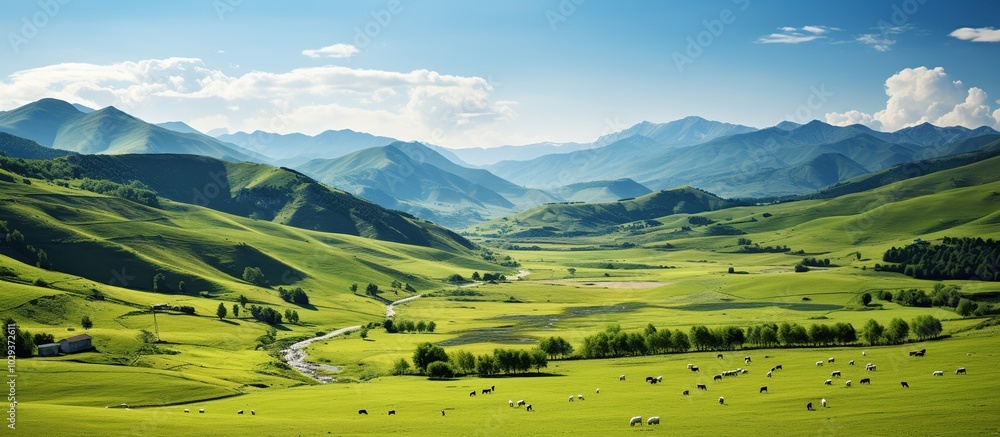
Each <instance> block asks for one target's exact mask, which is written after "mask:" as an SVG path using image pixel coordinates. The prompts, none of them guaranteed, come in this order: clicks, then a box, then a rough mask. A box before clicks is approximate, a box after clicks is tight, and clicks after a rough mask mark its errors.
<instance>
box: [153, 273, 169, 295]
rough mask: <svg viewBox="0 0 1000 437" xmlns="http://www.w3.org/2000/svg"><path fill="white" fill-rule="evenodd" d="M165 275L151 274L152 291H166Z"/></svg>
mask: <svg viewBox="0 0 1000 437" xmlns="http://www.w3.org/2000/svg"><path fill="white" fill-rule="evenodd" d="M166 285H167V275H164V274H163V273H157V274H155V275H153V291H167V290H166Z"/></svg>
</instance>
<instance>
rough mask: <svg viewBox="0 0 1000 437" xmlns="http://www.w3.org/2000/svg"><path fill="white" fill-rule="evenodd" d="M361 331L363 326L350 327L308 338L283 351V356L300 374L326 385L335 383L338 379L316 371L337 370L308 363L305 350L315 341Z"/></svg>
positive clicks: (323, 365)
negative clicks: (318, 373)
mask: <svg viewBox="0 0 1000 437" xmlns="http://www.w3.org/2000/svg"><path fill="white" fill-rule="evenodd" d="M359 329H361V326H348V327H346V328H340V329H338V330H336V331H332V332H329V333H327V334H324V335H321V336H319V337H313V338H308V339H305V340H302V341H300V342H298V343H295V344H293V345H291V347H289V348H288V349H283V350H282V351H281V355H282V356H284V357H285V361H286V362H287V363H288V365H289V366H292V368H293V369H295V370H298V371H299V373H301V374H303V375H306V376H308V377H311V378H313V379H315V380H317V381H319V382H322V383H324V384H325V383H327V382H333V381H336V378H332V377H329V376H321V375H317V374H316V370H336V368H335V367H333V366H328V365H325V364H317V363H310V362H308V361H306V351H305V349H306V347H308V346H309V345H310V344H312V343H313V342H314V341H321V340H326V339H330V338H333V337H336V336H338V335H341V334H344V333H347V332H353V331H357V330H359Z"/></svg>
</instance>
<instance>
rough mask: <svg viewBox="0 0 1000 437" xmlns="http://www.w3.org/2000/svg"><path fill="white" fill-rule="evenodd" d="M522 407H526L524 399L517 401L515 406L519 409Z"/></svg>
mask: <svg viewBox="0 0 1000 437" xmlns="http://www.w3.org/2000/svg"><path fill="white" fill-rule="evenodd" d="M522 405H526V403H525V402H524V399H518V401H517V406H518V407H520V406H522Z"/></svg>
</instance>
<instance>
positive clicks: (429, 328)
mask: <svg viewBox="0 0 1000 437" xmlns="http://www.w3.org/2000/svg"><path fill="white" fill-rule="evenodd" d="M435 329H437V323H434V321H433V320H431V321H429V322H427V332H434V330H435Z"/></svg>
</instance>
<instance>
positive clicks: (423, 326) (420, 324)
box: [417, 320, 427, 332]
mask: <svg viewBox="0 0 1000 437" xmlns="http://www.w3.org/2000/svg"><path fill="white" fill-rule="evenodd" d="M426 330H427V322H425V321H423V320H421V321H419V322H417V332H424V331H426Z"/></svg>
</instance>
